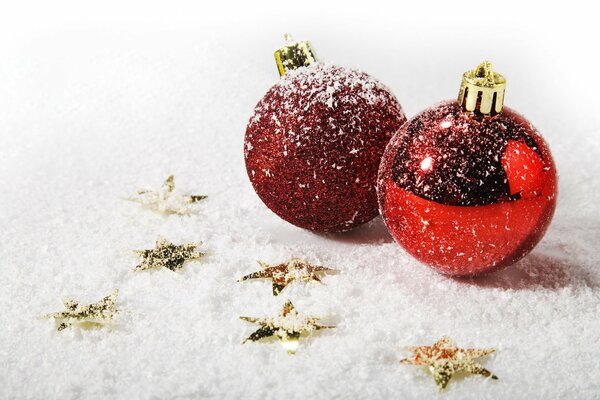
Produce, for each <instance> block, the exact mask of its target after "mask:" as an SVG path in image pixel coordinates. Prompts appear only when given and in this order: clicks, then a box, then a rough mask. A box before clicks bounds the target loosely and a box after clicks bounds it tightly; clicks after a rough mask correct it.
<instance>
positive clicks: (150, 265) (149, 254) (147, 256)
mask: <svg viewBox="0 0 600 400" xmlns="http://www.w3.org/2000/svg"><path fill="white" fill-rule="evenodd" d="M200 244H202V243H201V242H196V243H186V244H173V243H171V242H170V241H168V240H167V239H165V238H158V240H157V241H156V245H155V246H154V248H153V249H149V250H134V252H135V253H136V254H137V255H139V256H140V259H141V262H140V263H139V264H138V265H136V267H135V268H134V269H133V270H134V271H144V270H148V269H161V268H167V269H170V270H171V271H179V270H180V269H181V268H183V265H184V264H185V262H186V261H193V260H198V259H200V258H202V257H204V256H205V255H206V253H201V252H199V251H197V250H196V248H197V247H198V246H200Z"/></svg>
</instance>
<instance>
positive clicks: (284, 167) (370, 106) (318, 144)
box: [244, 37, 406, 232]
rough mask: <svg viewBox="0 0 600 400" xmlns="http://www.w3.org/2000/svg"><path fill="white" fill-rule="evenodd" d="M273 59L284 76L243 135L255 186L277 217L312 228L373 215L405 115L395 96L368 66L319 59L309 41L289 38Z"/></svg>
mask: <svg viewBox="0 0 600 400" xmlns="http://www.w3.org/2000/svg"><path fill="white" fill-rule="evenodd" d="M275 59H276V61H277V66H278V69H279V73H280V75H281V79H280V81H279V82H278V83H276V84H275V85H273V86H272V87H271V88H270V89H269V90H268V91H267V93H266V94H265V96H264V97H263V98H262V99H261V100H260V101H259V102H258V104H257V105H256V107H255V109H254V113H253V115H252V116H251V117H250V121H249V122H248V126H247V129H246V136H245V140H244V157H245V161H246V169H247V172H248V176H249V178H250V181H251V182H252V185H253V187H254V190H255V191H256V193H257V194H258V196H259V197H260V198H261V200H262V201H263V202H264V203H265V205H266V206H267V207H268V208H269V209H271V210H272V211H273V212H274V213H275V214H277V215H278V216H279V217H281V218H283V219H284V220H286V221H288V222H290V223H292V224H294V225H296V226H299V227H302V228H306V229H310V230H314V231H321V232H337V231H346V230H349V229H352V228H353V227H355V226H358V225H360V224H363V223H365V222H367V221H370V220H371V219H373V218H375V217H376V216H377V215H378V214H379V212H378V210H377V196H376V189H375V186H376V179H377V170H378V167H379V162H380V160H381V156H382V154H383V151H384V149H385V146H386V144H387V143H388V141H389V140H390V138H391V137H392V135H393V134H394V132H396V130H398V128H399V127H400V126H401V125H402V124H403V123H404V122H405V121H406V117H405V116H404V113H403V111H402V108H401V106H400V104H399V103H398V100H397V99H396V97H395V96H394V95H393V94H392V93H391V92H390V90H389V89H388V88H387V87H385V86H384V85H382V84H381V83H379V82H378V81H377V80H375V79H374V78H372V77H371V76H369V75H367V74H365V73H364V72H360V71H356V70H353V69H349V68H344V67H338V66H333V65H327V64H323V63H320V62H318V61H317V59H316V56H315V53H314V50H313V49H312V47H311V45H310V43H309V42H305V41H300V42H294V41H292V40H291V39H290V38H289V37H288V43H287V44H286V45H285V46H284V47H283V48H281V49H280V50H278V51H277V52H275Z"/></svg>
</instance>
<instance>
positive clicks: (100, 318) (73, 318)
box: [43, 289, 119, 331]
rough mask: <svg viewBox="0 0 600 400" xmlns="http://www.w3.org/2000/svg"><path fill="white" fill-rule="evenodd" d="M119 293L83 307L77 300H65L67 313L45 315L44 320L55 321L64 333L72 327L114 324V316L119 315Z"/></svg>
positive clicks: (87, 327)
mask: <svg viewBox="0 0 600 400" xmlns="http://www.w3.org/2000/svg"><path fill="white" fill-rule="evenodd" d="M118 295H119V291H118V290H117V289H115V290H114V291H113V292H112V293H111V294H109V295H108V296H106V297H104V298H103V299H101V300H100V301H98V302H97V303H92V304H87V305H81V304H79V301H77V300H75V299H71V298H68V299H64V300H63V304H64V306H65V309H66V310H65V311H61V312H57V313H52V314H47V315H44V316H43V318H44V319H50V318H52V319H54V321H55V322H56V323H57V328H56V329H57V330H58V331H62V330H64V329H66V328H68V327H70V326H73V325H77V326H79V327H80V328H84V329H89V328H95V327H100V326H102V325H106V324H109V323H112V318H113V316H114V315H115V314H116V313H117V308H116V302H117V296H118Z"/></svg>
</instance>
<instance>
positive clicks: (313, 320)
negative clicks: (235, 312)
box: [240, 300, 335, 354]
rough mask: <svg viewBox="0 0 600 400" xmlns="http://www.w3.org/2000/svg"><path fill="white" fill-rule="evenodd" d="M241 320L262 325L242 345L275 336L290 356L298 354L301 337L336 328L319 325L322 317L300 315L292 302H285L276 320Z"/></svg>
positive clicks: (252, 318)
mask: <svg viewBox="0 0 600 400" xmlns="http://www.w3.org/2000/svg"><path fill="white" fill-rule="evenodd" d="M240 319H242V320H244V321H248V322H252V323H254V324H259V325H260V328H259V329H258V330H256V331H254V332H253V333H252V334H251V335H250V336H248V337H247V338H246V339H245V340H244V341H243V342H242V344H243V343H246V342H247V341H248V340H250V341H252V342H256V341H258V340H261V339H263V338H269V337H272V336H274V337H276V338H278V339H279V340H280V341H281V343H282V345H283V347H284V348H285V349H286V350H287V352H288V353H289V354H296V349H297V348H298V339H300V336H302V335H308V334H311V333H312V332H313V331H317V330H319V329H328V328H335V327H334V326H325V325H319V324H317V322H318V321H319V320H320V319H321V318H320V317H311V316H303V315H301V314H299V313H298V311H297V310H296V308H295V307H294V305H293V304H292V302H291V301H290V300H288V301H286V302H285V304H284V305H283V309H282V310H281V312H280V313H279V315H278V316H277V317H275V318H254V317H240Z"/></svg>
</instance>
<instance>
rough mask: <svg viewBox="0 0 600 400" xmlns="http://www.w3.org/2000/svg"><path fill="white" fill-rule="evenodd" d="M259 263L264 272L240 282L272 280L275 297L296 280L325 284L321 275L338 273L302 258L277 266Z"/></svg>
mask: <svg viewBox="0 0 600 400" xmlns="http://www.w3.org/2000/svg"><path fill="white" fill-rule="evenodd" d="M258 263H259V264H260V266H261V268H262V270H261V271H257V272H253V273H251V274H248V275H244V276H243V277H241V278H240V282H242V281H247V280H250V279H271V280H272V282H273V296H277V295H279V293H281V291H282V290H283V289H285V287H286V286H287V285H289V284H290V283H292V281H294V280H301V281H304V282H319V283H323V282H322V281H321V278H320V276H321V275H325V274H334V273H337V272H338V270H336V269H331V268H327V267H322V266H318V265H312V264H310V263H309V262H307V261H305V260H302V259H300V258H292V259H291V260H289V261H286V262H283V263H277V264H267V263H265V262H262V261H259V262H258Z"/></svg>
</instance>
